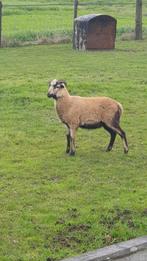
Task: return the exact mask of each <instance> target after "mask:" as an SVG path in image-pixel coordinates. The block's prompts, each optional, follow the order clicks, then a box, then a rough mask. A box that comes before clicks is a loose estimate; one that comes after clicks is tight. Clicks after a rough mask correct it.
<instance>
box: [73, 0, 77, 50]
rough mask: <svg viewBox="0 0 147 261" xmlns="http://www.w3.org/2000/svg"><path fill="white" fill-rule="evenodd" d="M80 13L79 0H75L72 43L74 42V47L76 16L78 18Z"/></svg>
mask: <svg viewBox="0 0 147 261" xmlns="http://www.w3.org/2000/svg"><path fill="white" fill-rule="evenodd" d="M77 14H78V0H74V15H73V37H72V43H73V49H75V48H76V46H75V21H74V20H75V18H77Z"/></svg>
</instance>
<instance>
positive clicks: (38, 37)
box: [0, 0, 147, 46]
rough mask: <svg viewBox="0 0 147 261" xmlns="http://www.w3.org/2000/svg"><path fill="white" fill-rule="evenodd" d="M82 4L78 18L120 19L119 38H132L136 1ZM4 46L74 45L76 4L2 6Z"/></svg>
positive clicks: (145, 9)
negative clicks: (72, 42)
mask: <svg viewBox="0 0 147 261" xmlns="http://www.w3.org/2000/svg"><path fill="white" fill-rule="evenodd" d="M122 2H123V3H121V1H120V2H118V1H116V0H112V1H111V2H110V1H106V0H105V1H100V0H99V1H97V2H89V1H87V2H85V3H84V2H82V0H81V1H79V5H78V16H79V15H84V14H90V13H98V14H99V13H103V14H108V15H111V16H113V17H115V18H116V19H117V37H119V36H121V35H123V34H126V33H127V34H128V33H129V34H131V33H132V32H134V28H135V6H136V5H135V1H131V2H129V1H122ZM0 12H2V16H1V15H0V20H1V18H2V23H1V22H0V36H1V38H0V39H1V41H0V42H1V45H2V46H16V45H22V44H28V43H30V42H33V43H37V44H38V43H48V42H51V43H57V42H68V41H72V34H73V16H74V8H73V3H72V2H70V3H64V1H62V2H60V3H58V4H57V3H52V4H37V5H36V4H29V5H19V4H18V5H6V4H4V5H3V7H2V4H0ZM146 16H147V2H146V3H144V4H143V33H144V35H145V32H146V28H147V21H146Z"/></svg>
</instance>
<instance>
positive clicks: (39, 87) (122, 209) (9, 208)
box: [0, 41, 147, 261]
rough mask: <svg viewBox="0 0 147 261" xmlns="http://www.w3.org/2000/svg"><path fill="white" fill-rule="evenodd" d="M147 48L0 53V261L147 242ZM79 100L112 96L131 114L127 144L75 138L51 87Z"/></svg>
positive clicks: (93, 135) (128, 45) (125, 120)
mask: <svg viewBox="0 0 147 261" xmlns="http://www.w3.org/2000/svg"><path fill="white" fill-rule="evenodd" d="M146 57H147V41H136V42H134V41H130V42H120V41H118V42H116V49H115V50H114V51H102V52H100V51H98V52H76V51H73V50H72V48H71V45H50V46H34V47H33V46H32V47H25V48H5V49H0V260H1V261H16V260H17V261H18V260H19V261H20V260H21V261H28V260H32V261H33V260H34V261H44V260H47V258H48V260H60V259H62V258H64V257H67V256H73V255H76V254H80V253H83V252H86V251H88V250H92V249H96V248H99V247H103V246H106V245H109V244H112V243H115V242H120V241H122V240H127V239H130V238H134V237H136V236H142V235H144V234H146V233H147V231H146V228H147V198H146V191H147V186H146V185H147V178H146V175H147V160H146V155H147V120H146V119H147V110H146V107H147V79H146V72H147V61H146ZM53 78H57V79H58V78H60V79H65V80H66V81H67V83H68V86H69V87H68V89H69V91H70V92H71V93H72V94H76V95H85V96H93V95H94V96H96V95H107V96H110V97H113V98H115V99H117V100H119V101H120V102H121V103H122V104H123V107H124V114H123V117H122V122H121V126H122V128H123V129H124V130H125V131H126V134H127V137H128V141H129V148H130V150H129V153H128V155H125V154H124V153H123V146H122V141H121V139H120V137H117V139H116V143H115V146H114V149H113V151H112V152H110V153H106V152H105V148H106V146H107V143H108V140H109V136H108V134H107V133H106V132H105V131H104V130H103V129H99V130H95V131H86V130H79V131H78V133H77V141H76V144H77V154H76V156H75V157H69V156H67V155H66V154H65V133H66V131H65V128H64V126H63V124H61V123H60V122H59V120H58V118H57V116H56V113H55V111H54V104H53V101H52V100H49V99H48V98H47V95H46V94H47V89H48V87H47V82H48V79H53Z"/></svg>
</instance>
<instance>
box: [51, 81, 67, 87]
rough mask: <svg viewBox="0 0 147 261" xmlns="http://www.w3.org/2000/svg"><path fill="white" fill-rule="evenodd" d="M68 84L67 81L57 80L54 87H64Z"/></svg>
mask: <svg viewBox="0 0 147 261" xmlns="http://www.w3.org/2000/svg"><path fill="white" fill-rule="evenodd" d="M65 85H66V82H65V81H60V80H59V81H57V82H56V83H55V84H53V88H54V89H56V88H58V89H59V88H64V87H65Z"/></svg>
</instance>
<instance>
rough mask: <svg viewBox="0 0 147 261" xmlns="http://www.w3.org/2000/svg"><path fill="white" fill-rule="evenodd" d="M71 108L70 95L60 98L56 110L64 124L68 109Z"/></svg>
mask: <svg viewBox="0 0 147 261" xmlns="http://www.w3.org/2000/svg"><path fill="white" fill-rule="evenodd" d="M69 106H70V95H69V94H67V95H65V96H62V97H60V98H59V99H57V100H56V110H57V114H58V116H59V118H60V119H61V120H62V121H63V122H64V121H65V119H64V118H65V115H66V113H67V107H68V108H69Z"/></svg>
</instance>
